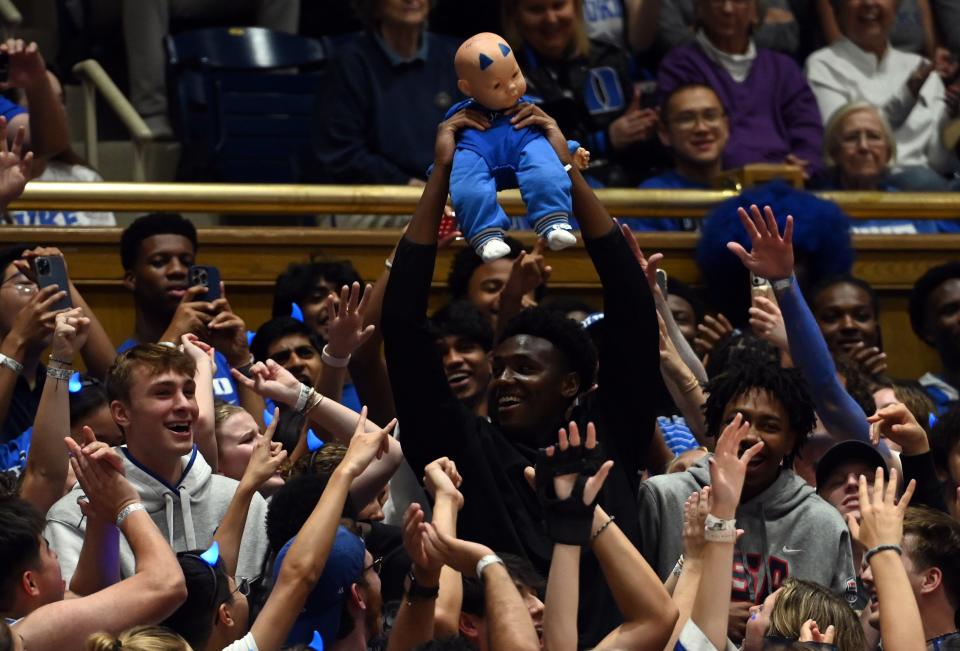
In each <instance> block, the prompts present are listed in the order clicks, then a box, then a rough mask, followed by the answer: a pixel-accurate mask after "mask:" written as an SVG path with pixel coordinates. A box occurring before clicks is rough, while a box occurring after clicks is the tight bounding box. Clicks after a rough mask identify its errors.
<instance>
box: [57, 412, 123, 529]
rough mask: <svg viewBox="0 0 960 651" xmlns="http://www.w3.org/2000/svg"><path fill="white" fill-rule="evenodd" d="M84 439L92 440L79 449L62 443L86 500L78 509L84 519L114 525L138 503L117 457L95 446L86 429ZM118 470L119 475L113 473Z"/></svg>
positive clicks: (72, 444) (88, 430)
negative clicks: (121, 514) (85, 517)
mask: <svg viewBox="0 0 960 651" xmlns="http://www.w3.org/2000/svg"><path fill="white" fill-rule="evenodd" d="M84 436H85V437H90V438H92V439H93V440H92V441H90V442H88V443H87V444H86V445H84V447H83V448H81V447H80V445H79V444H78V443H77V442H76V441H74V440H73V439H72V438H70V437H66V438H65V439H64V442H65V443H66V444H67V449H68V450H69V451H70V465H71V466H72V467H73V472H74V474H75V475H76V477H77V481H78V482H80V487H81V488H82V489H83V492H84V495H85V497H86V499H85V500H81V501H80V508H81V510H82V511H83V513H84V515H87V516H89V517H95V518H97V519H99V520H102V521H103V522H114V521H115V520H116V519H117V515H118V514H119V513H120V511H121V510H123V508H124V507H125V506H127V505H128V504H131V503H133V502H137V501H139V499H140V496H139V495H138V494H137V491H136V490H134V488H133V486H131V485H130V482H128V481H127V478H126V477H125V476H124V475H123V472H122V468H123V462H122V461H121V460H120V459H119V455H117V453H116V452H115V451H114V450H112V449H110V448H108V447H106V446H105V445H104V444H102V443H100V444H98V443H97V441H96V439H95V438H93V432H92V430H90V428H84ZM87 440H88V441H89V439H87ZM118 467H119V468H120V469H121V471H118V470H117V468H118Z"/></svg>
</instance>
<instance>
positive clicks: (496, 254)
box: [480, 240, 510, 262]
mask: <svg viewBox="0 0 960 651" xmlns="http://www.w3.org/2000/svg"><path fill="white" fill-rule="evenodd" d="M509 253H510V246H509V245H508V244H507V243H506V242H504V241H503V240H487V242H486V243H485V244H484V245H483V246H482V247H480V257H481V258H483V261H484V262H493V261H494V260H499V259H500V258H502V257H503V256H505V255H508V254H509Z"/></svg>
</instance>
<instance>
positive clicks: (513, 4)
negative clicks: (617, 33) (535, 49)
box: [500, 0, 590, 57]
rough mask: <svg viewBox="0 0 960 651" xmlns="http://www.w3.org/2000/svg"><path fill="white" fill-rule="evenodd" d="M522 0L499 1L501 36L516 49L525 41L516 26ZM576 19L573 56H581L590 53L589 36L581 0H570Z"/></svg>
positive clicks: (522, 45) (522, 46)
mask: <svg viewBox="0 0 960 651" xmlns="http://www.w3.org/2000/svg"><path fill="white" fill-rule="evenodd" d="M521 2H523V0H502V2H501V3H500V25H501V26H502V27H503V37H504V38H505V39H507V43H509V44H510V47H512V48H513V49H514V51H516V50H520V49H523V48H524V46H525V45H526V43H525V42H524V40H523V37H522V36H521V35H520V29H519V28H518V27H517V11H518V10H519V8H520V3H521ZM571 2H573V11H574V15H575V17H576V20H575V21H574V24H573V56H575V57H583V56H587V54H589V53H590V38H589V37H588V36H587V24H586V22H585V21H584V19H583V0H571Z"/></svg>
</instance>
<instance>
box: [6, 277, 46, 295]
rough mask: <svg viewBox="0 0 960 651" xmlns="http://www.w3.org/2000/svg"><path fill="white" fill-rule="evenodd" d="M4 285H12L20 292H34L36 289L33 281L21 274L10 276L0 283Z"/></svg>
mask: <svg viewBox="0 0 960 651" xmlns="http://www.w3.org/2000/svg"><path fill="white" fill-rule="evenodd" d="M4 286H8V287H13V289H14V290H15V291H17V292H18V293H20V294H35V293H36V292H37V289H38V288H37V284H36V283H35V282H33V281H31V280H28V279H27V278H25V277H24V276H23V275H22V274H16V275H13V276H10V277H9V278H7V279H6V280H4V281H3V282H2V283H0V287H4Z"/></svg>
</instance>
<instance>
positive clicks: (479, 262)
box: [447, 235, 523, 301]
mask: <svg viewBox="0 0 960 651" xmlns="http://www.w3.org/2000/svg"><path fill="white" fill-rule="evenodd" d="M503 241H504V242H506V244H507V246H509V247H510V253H508V254H507V255H506V256H504V257H505V258H506V259H507V260H516V259H517V258H518V257H520V253H521V252H522V251H523V244H521V243H520V241H519V240H517V239H516V238H513V237H510V236H509V235H507V236H506V237H504V238H503ZM484 264H485V263H484V261H483V259H482V258H481V257H480V256H479V255H477V252H476V251H474V250H473V248H471V247H469V246H465V247H463V248H462V249H460V250H459V251H457V253H456V255H454V256H453V262H452V263H451V264H450V273H449V274H447V291H449V292H450V298H451V299H453V300H455V301H459V300H461V299H465V298H466V297H467V292H468V290H469V289H470V279H471V278H472V277H473V272H475V271H476V270H477V269H478V268H480V267H482V266H483V265H484Z"/></svg>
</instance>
